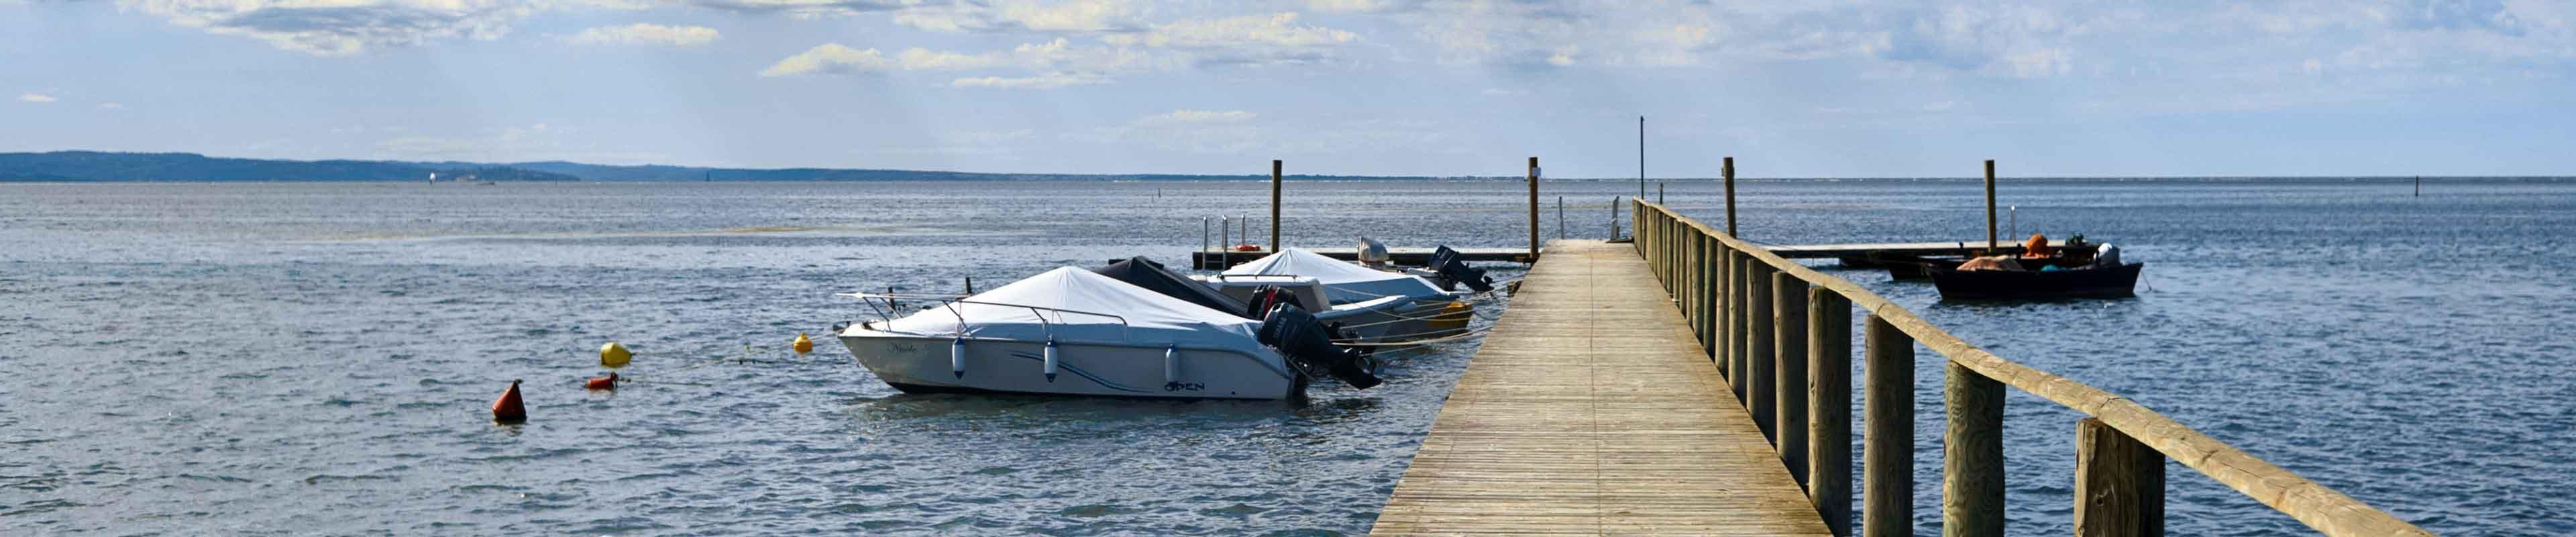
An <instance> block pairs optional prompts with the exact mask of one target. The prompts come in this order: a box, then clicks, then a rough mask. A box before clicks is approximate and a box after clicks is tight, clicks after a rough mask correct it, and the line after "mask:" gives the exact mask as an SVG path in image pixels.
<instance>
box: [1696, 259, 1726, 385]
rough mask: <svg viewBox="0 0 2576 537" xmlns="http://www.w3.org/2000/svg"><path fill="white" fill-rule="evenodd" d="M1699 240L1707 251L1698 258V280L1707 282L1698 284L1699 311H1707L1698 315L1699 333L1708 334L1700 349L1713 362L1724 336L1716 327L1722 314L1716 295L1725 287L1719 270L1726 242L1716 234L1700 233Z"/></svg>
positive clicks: (1722, 265)
mask: <svg viewBox="0 0 2576 537" xmlns="http://www.w3.org/2000/svg"><path fill="white" fill-rule="evenodd" d="M1699 240H1700V244H1701V245H1702V248H1703V249H1704V250H1705V251H1706V252H1708V253H1707V255H1706V258H1705V259H1702V260H1700V261H1701V262H1700V267H1699V269H1700V280H1701V281H1705V282H1708V283H1707V285H1702V286H1700V289H1701V293H1700V295H1701V296H1700V301H1699V305H1700V311H1705V312H1708V313H1707V314H1706V315H1701V316H1700V319H1699V330H1700V333H1702V334H1707V335H1708V339H1707V340H1706V344H1705V345H1703V349H1702V350H1706V351H1708V361H1709V362H1711V363H1715V362H1716V361H1717V346H1718V339H1720V338H1722V337H1724V336H1722V335H1721V334H1720V332H1721V331H1720V330H1719V328H1718V324H1717V319H1718V317H1719V316H1720V315H1722V313H1721V312H1720V309H1719V307H1718V296H1719V295H1720V294H1722V293H1723V291H1721V289H1724V288H1725V286H1724V285H1721V284H1720V283H1719V282H1724V281H1726V278H1725V276H1724V274H1725V272H1724V271H1722V270H1720V269H1721V268H1723V267H1724V266H1725V264H1724V263H1722V261H1724V260H1725V259H1726V243H1723V242H1718V240H1717V236H1715V235H1701V236H1700V239H1699ZM1724 369H1725V368H1719V370H1720V371H1721V374H1722V372H1723V371H1724Z"/></svg>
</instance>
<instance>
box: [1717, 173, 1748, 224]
mask: <svg viewBox="0 0 2576 537" xmlns="http://www.w3.org/2000/svg"><path fill="white" fill-rule="evenodd" d="M1718 173H1721V174H1725V175H1726V236H1729V237H1735V238H1738V239H1741V238H1744V236H1743V235H1739V234H1737V232H1736V231H1735V157H1726V166H1725V167H1723V168H1718Z"/></svg>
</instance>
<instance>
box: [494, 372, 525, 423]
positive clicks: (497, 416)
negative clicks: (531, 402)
mask: <svg viewBox="0 0 2576 537" xmlns="http://www.w3.org/2000/svg"><path fill="white" fill-rule="evenodd" d="M492 421H495V422H500V423H519V422H524V421H528V407H526V406H524V405H521V404H520V403H519V381H518V380H515V379H514V380H511V381H510V389H509V390H508V391H503V392H501V398H500V399H494V400H492Z"/></svg>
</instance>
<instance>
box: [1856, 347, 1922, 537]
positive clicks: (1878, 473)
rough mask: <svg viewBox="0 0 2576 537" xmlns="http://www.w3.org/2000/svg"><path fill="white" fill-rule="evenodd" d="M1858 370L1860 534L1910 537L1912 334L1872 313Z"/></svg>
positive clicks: (1912, 420) (1912, 387)
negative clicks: (1861, 418) (1864, 416)
mask: <svg viewBox="0 0 2576 537" xmlns="http://www.w3.org/2000/svg"><path fill="white" fill-rule="evenodd" d="M1867 325H1868V328H1867V329H1866V330H1865V331H1864V333H1863V337H1864V338H1866V339H1865V340H1864V341H1865V343H1864V345H1865V347H1864V348H1865V349H1866V351H1865V352H1867V353H1868V356H1867V357H1866V358H1865V359H1864V363H1863V366H1862V370H1861V374H1862V375H1863V377H1864V379H1863V380H1862V384H1861V385H1862V390H1863V392H1862V395H1861V397H1862V401H1861V408H1862V409H1863V411H1865V412H1867V413H1868V418H1867V421H1866V422H1864V423H1863V424H1862V427H1863V428H1864V429H1863V430H1862V433H1861V471H1862V472H1864V474H1862V476H1861V488H1862V492H1861V497H1862V498H1864V499H1866V500H1867V501H1868V502H1869V505H1867V506H1864V507H1862V508H1861V511H1860V512H1861V525H1860V527H1861V535H1865V536H1867V537H1910V536H1912V535H1914V337H1913V336H1908V335H1905V332H1904V331H1900V330H1897V329H1896V326H1895V325H1891V324H1887V320H1886V319H1880V318H1878V315H1877V314H1871V315H1870V316H1869V320H1868V321H1867Z"/></svg>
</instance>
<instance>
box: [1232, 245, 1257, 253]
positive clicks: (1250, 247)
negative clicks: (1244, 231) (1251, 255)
mask: <svg viewBox="0 0 2576 537" xmlns="http://www.w3.org/2000/svg"><path fill="white" fill-rule="evenodd" d="M1234 251H1237V252H1258V251H1261V245H1258V244H1252V243H1243V244H1237V245H1234Z"/></svg>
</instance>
